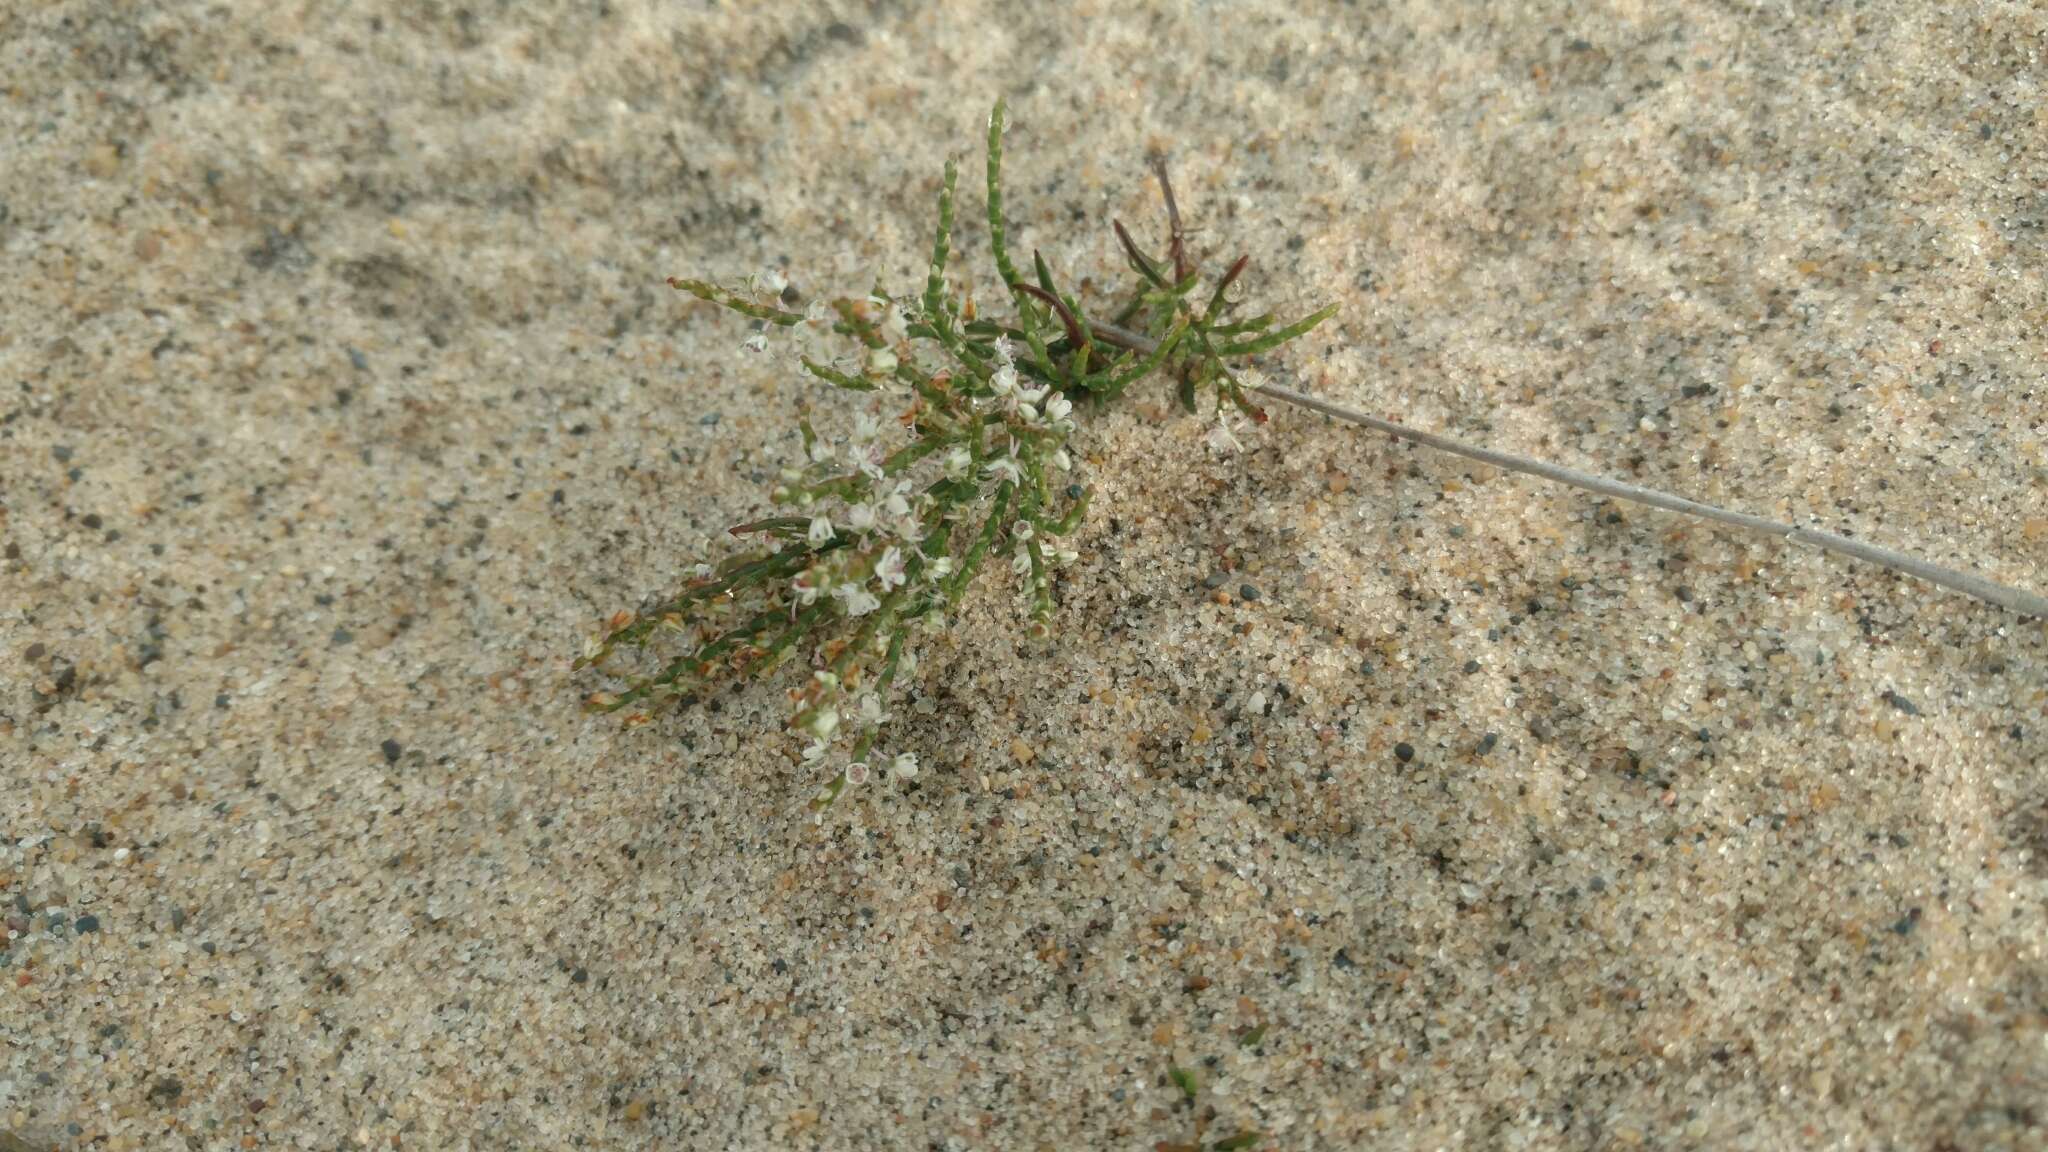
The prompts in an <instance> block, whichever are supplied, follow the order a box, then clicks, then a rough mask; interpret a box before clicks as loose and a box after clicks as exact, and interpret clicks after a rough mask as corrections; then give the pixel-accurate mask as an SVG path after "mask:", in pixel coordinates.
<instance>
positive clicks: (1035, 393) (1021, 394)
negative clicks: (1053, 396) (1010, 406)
mask: <svg viewBox="0 0 2048 1152" xmlns="http://www.w3.org/2000/svg"><path fill="white" fill-rule="evenodd" d="M1050 391H1052V386H1051V385H1049V384H1041V385H1039V386H1038V387H1036V388H1029V387H1022V388H1018V389H1017V399H1019V400H1022V401H1023V402H1024V403H1026V404H1036V403H1038V402H1039V401H1040V400H1043V399H1045V394H1046V393H1048V392H1050Z"/></svg>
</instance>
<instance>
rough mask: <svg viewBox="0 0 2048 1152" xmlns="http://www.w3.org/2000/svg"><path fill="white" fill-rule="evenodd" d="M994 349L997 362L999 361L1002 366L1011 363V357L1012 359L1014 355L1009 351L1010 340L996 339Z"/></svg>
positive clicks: (1004, 337) (1000, 337) (1002, 337)
mask: <svg viewBox="0 0 2048 1152" xmlns="http://www.w3.org/2000/svg"><path fill="white" fill-rule="evenodd" d="M995 348H996V359H997V360H999V361H1001V362H1002V363H1004V364H1009V363H1012V362H1013V360H1012V357H1014V355H1015V353H1014V352H1012V351H1011V349H1010V338H1009V337H1008V336H998V337H996V344H995Z"/></svg>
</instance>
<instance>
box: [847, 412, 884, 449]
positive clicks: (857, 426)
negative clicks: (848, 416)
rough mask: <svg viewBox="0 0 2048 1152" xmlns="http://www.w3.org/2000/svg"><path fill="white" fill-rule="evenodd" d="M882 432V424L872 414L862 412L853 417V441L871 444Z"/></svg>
mask: <svg viewBox="0 0 2048 1152" xmlns="http://www.w3.org/2000/svg"><path fill="white" fill-rule="evenodd" d="M881 434H882V425H881V423H880V422H879V421H877V420H876V419H875V418H874V417H873V416H872V415H870V414H868V413H866V412H863V413H861V414H860V415H858V416H855V417H854V418H853V442H854V443H855V444H872V443H874V441H875V438H876V437H878V436H880V435H881Z"/></svg>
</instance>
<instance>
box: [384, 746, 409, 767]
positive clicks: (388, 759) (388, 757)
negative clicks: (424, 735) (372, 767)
mask: <svg viewBox="0 0 2048 1152" xmlns="http://www.w3.org/2000/svg"><path fill="white" fill-rule="evenodd" d="M403 751H405V748H404V747H403V746H402V745H400V744H399V742H398V741H396V740H386V741H385V742H384V762H385V763H386V764H396V763H398V754H399V753H401V752H403Z"/></svg>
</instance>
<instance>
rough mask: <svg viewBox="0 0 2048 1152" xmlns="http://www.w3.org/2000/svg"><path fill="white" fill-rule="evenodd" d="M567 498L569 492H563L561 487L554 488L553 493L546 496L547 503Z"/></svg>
mask: <svg viewBox="0 0 2048 1152" xmlns="http://www.w3.org/2000/svg"><path fill="white" fill-rule="evenodd" d="M568 498H569V494H568V493H567V492H564V491H563V490H562V489H560V488H557V489H555V494H554V495H552V496H550V497H548V503H550V504H560V503H561V502H562V501H564V500H567V499H568Z"/></svg>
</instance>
